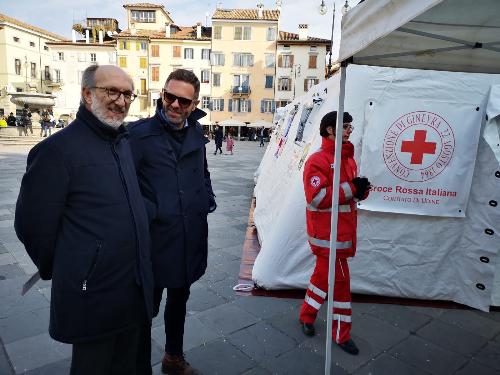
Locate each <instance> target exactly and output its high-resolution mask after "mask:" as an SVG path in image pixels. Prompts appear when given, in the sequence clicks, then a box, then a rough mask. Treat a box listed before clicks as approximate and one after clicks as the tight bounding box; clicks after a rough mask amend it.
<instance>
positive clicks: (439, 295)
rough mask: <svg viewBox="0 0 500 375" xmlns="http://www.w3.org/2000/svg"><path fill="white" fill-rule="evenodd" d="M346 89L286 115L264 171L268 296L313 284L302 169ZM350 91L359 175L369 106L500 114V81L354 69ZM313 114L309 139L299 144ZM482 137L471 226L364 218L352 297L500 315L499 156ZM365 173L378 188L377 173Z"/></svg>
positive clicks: (324, 93)
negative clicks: (498, 90) (433, 302)
mask: <svg viewBox="0 0 500 375" xmlns="http://www.w3.org/2000/svg"><path fill="white" fill-rule="evenodd" d="M338 79H339V78H338V76H334V77H332V78H331V79H329V80H328V81H326V82H323V83H321V84H319V85H316V86H315V87H313V88H312V89H311V90H310V91H309V92H308V93H306V94H305V95H304V96H302V97H300V98H297V99H296V100H294V101H293V102H292V103H291V104H289V105H288V106H287V107H286V110H287V113H286V114H285V116H284V117H283V118H281V119H280V121H279V122H278V124H277V126H276V130H275V133H274V134H273V137H272V138H271V141H270V142H269V145H268V148H267V150H266V153H265V155H264V157H263V159H262V162H261V165H260V167H259V176H258V183H257V186H256V188H255V195H256V202H257V203H256V208H255V211H254V219H255V225H256V227H257V230H258V234H259V241H260V243H261V251H260V253H259V255H258V257H257V259H256V261H255V265H254V268H253V274H252V277H253V280H254V281H255V282H256V283H257V284H258V285H260V286H262V287H264V288H267V289H284V288H306V286H307V284H308V282H309V277H310V275H311V272H312V268H313V265H314V257H313V256H312V254H311V252H310V250H309V246H308V244H307V237H306V229H305V199H304V192H303V187H302V166H303V161H304V160H305V157H307V155H309V154H310V153H311V152H313V151H314V150H316V149H317V148H318V147H319V145H320V138H321V137H320V136H319V134H318V133H319V130H318V128H319V121H320V119H321V118H322V117H323V115H324V114H326V113H327V112H329V111H331V110H334V109H335V108H336V103H337V100H336V98H337V96H338V92H336V88H337V87H338ZM346 82H347V84H346V103H345V106H346V107H345V109H346V111H348V112H349V113H350V114H351V115H352V116H353V117H354V122H353V125H354V126H355V129H354V132H353V133H352V135H351V141H352V142H353V143H354V145H355V156H356V158H357V161H358V165H359V164H360V157H361V158H362V157H364V156H362V155H361V154H362V151H363V150H362V146H363V145H362V139H363V140H366V138H365V137H364V133H365V132H367V131H368V126H369V125H368V124H370V118H369V116H368V115H367V113H366V108H367V106H369V103H370V102H373V103H377V106H379V105H384V103H390V102H395V101H398V100H404V101H406V106H405V108H409V107H411V103H412V102H420V101H429V102H432V103H434V104H435V105H436V106H437V107H439V103H444V105H443V111H444V110H446V111H447V110H448V109H447V105H448V104H446V103H455V105H456V108H457V110H461V109H462V108H470V107H471V106H474V105H475V106H479V107H480V110H479V111H478V112H479V115H480V116H481V118H483V119H484V118H485V117H486V116H485V115H486V108H498V106H497V107H495V105H494V104H493V103H498V102H499V100H500V99H499V98H498V96H497V97H496V99H495V98H491V94H490V91H492V90H491V87H493V86H492V85H499V84H500V75H494V74H479V73H478V74H476V73H472V74H471V73H458V72H436V71H429V70H417V69H400V68H385V67H370V66H359V65H349V67H348V68H347V80H346ZM492 92H493V91H492ZM314 99H316V103H315V102H314V101H313V100H314ZM490 102H491V104H488V103H490ZM304 104H305V105H304ZM474 108H475V107H474ZM309 109H311V113H310V115H309V116H308V118H307V120H306V122H305V125H304V126H303V129H302V139H301V141H300V142H299V141H296V138H297V136H298V135H299V134H300V132H299V130H301V126H300V124H301V122H302V121H301V119H303V116H302V115H303V113H304V110H309ZM437 110H438V111H437V112H439V108H437ZM434 111H436V108H434ZM405 113H406V112H405ZM443 113H445V112H443ZM292 115H293V118H292V121H291V122H290V121H289V120H290V118H291V117H292ZM491 122H492V121H491V118H490V120H489V123H491ZM488 126H493V125H489V124H488V125H487V126H486V129H488ZM483 131H484V129H483V128H482V129H481V133H480V134H481V136H480V138H479V145H478V151H477V157H476V162H475V166H474V172H473V177H472V185H471V190H470V196H469V201H468V204H467V207H466V210H465V217H464V218H452V217H431V216H420V215H408V214H399V213H388V212H373V211H365V210H360V211H359V215H358V218H359V220H358V249H357V254H356V257H355V258H353V259H352V261H350V264H351V279H352V282H351V286H352V291H353V292H359V293H367V294H378V295H386V296H397V297H408V298H420V299H441V300H451V301H456V302H459V303H463V304H466V305H469V306H473V307H476V308H479V309H483V310H487V309H488V308H489V306H490V305H500V285H499V284H500V282H497V281H495V283H496V284H494V279H495V276H496V279H495V280H500V277H499V276H498V274H499V273H500V270H499V269H498V268H499V266H497V253H498V251H499V248H500V238H499V237H500V236H499V234H500V210H499V209H498V208H497V207H493V206H492V205H491V202H492V201H495V202H498V201H499V200H500V189H499V184H500V167H499V161H498V160H497V158H496V157H495V152H496V153H497V154H498V147H499V146H498V143H493V142H494V141H492V140H491V139H490V140H489V141H488V140H486V139H485V138H484V137H483ZM489 132H491V133H493V132H492V131H491V130H489ZM497 133H498V128H497ZM497 136H498V134H497ZM471 147H476V146H475V142H472V145H471ZM495 147H496V151H495V150H493V149H494V148H495ZM364 172H365V175H367V177H368V178H371V171H369V170H366V171H364ZM388 173H389V172H388ZM497 175H498V177H497ZM499 263H500V262H499ZM494 285H495V286H494Z"/></svg>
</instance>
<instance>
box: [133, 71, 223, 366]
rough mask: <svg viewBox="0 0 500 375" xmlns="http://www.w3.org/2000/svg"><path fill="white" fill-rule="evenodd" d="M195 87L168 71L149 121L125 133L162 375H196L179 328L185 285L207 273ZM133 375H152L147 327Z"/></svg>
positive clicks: (206, 206) (207, 189) (203, 163)
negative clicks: (161, 327)
mask: <svg viewBox="0 0 500 375" xmlns="http://www.w3.org/2000/svg"><path fill="white" fill-rule="evenodd" d="M199 92H200V81H199V80H198V78H197V77H196V75H194V73H192V72H190V71H188V70H185V69H178V70H175V71H174V72H172V73H171V74H170V75H169V76H168V78H167V81H166V83H165V87H164V88H163V91H162V99H161V100H158V105H157V109H156V114H155V115H154V116H153V117H151V118H148V119H144V120H139V121H137V122H135V123H134V124H131V125H130V126H129V130H130V134H131V146H132V152H133V154H134V158H135V162H136V169H137V173H138V177H139V184H140V187H141V191H142V194H143V196H144V200H145V202H146V208H147V209H148V213H149V215H150V221H151V227H150V228H151V238H152V259H153V273H154V278H155V291H154V303H155V313H158V312H159V309H160V303H161V301H162V294H163V291H164V289H166V290H167V298H166V304H165V311H164V321H165V355H164V357H163V360H162V371H163V373H165V374H198V373H199V372H198V371H197V370H196V369H194V368H193V367H192V366H191V365H190V364H189V363H188V362H186V360H185V359H184V354H183V338H184V321H185V317H186V304H187V300H188V298H189V293H190V286H191V284H193V283H194V282H195V281H196V280H198V279H199V278H200V277H201V276H202V275H203V274H204V273H205V269H206V267H207V250H208V244H207V236H208V225H207V215H208V213H209V212H212V211H214V210H215V208H216V203H215V199H214V193H213V191H212V183H211V180H210V173H209V171H208V168H207V160H206V151H205V145H206V144H207V143H208V140H207V138H206V137H205V136H204V135H203V129H202V127H201V125H200V124H199V122H198V120H199V119H200V118H202V117H203V116H205V115H206V113H205V112H203V111H202V110H200V109H198V108H196V106H197V104H198V103H199V100H198V95H199ZM143 339H144V347H145V349H146V350H145V352H144V353H143V354H144V356H143V357H142V358H138V361H139V363H140V365H139V366H140V367H141V368H140V370H139V374H151V326H149V327H146V328H145V332H144V338H143Z"/></svg>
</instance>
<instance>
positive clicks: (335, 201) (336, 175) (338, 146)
mask: <svg viewBox="0 0 500 375" xmlns="http://www.w3.org/2000/svg"><path fill="white" fill-rule="evenodd" d="M346 69H347V62H342V63H341V65H340V83H339V86H340V89H339V98H338V99H339V102H338V111H337V129H336V131H335V159H334V163H333V189H332V219H331V227H330V257H329V263H328V312H327V318H326V335H325V336H326V351H325V375H330V373H331V366H332V327H333V287H334V284H335V262H336V260H337V222H338V212H339V185H340V184H339V182H340V158H341V151H342V130H343V124H344V121H343V120H344V99H345V80H346Z"/></svg>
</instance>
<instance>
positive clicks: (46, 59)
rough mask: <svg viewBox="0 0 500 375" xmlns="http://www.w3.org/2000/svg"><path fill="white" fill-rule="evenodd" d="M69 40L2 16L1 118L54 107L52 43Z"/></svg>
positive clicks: (0, 18) (0, 34) (0, 31)
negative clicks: (23, 110) (27, 108)
mask: <svg viewBox="0 0 500 375" xmlns="http://www.w3.org/2000/svg"><path fill="white" fill-rule="evenodd" d="M64 39H65V38H64V37H62V36H59V35H56V34H54V33H51V32H49V31H46V30H44V29H41V28H39V27H35V26H32V25H29V24H27V23H24V22H21V21H19V20H17V19H15V18H12V17H9V16H6V15H4V14H1V13H0V115H2V114H9V113H10V112H13V113H16V111H18V114H19V111H20V110H21V108H22V105H23V104H24V103H28V104H29V105H30V107H31V108H32V109H35V110H36V109H39V108H46V107H52V106H53V105H54V97H53V95H52V90H53V89H54V87H58V84H57V83H54V81H53V79H52V74H51V73H52V71H53V56H52V54H51V52H50V50H49V46H48V45H47V43H48V42H55V41H61V40H64Z"/></svg>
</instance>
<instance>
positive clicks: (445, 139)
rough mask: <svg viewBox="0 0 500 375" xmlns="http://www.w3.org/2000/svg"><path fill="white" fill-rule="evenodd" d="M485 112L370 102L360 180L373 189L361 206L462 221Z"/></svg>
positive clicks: (447, 106) (422, 103)
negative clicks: (364, 177) (367, 180)
mask: <svg viewBox="0 0 500 375" xmlns="http://www.w3.org/2000/svg"><path fill="white" fill-rule="evenodd" d="M483 113H484V109H483V108H480V107H478V106H477V105H472V104H471V105H465V104H457V103H442V102H428V101H423V100H422V101H411V102H408V101H397V100H396V101H388V102H384V103H376V102H370V104H369V105H368V108H367V110H366V124H365V132H364V135H363V149H362V155H361V166H360V175H362V176H366V177H368V179H369V180H370V182H371V183H372V185H373V186H372V189H371V191H370V196H369V198H368V199H367V200H365V201H363V202H360V203H359V207H360V208H362V209H366V210H371V211H382V212H397V213H405V214H416V215H429V216H454V217H464V216H465V208H466V206H467V201H468V198H469V191H470V186H471V181H472V175H473V171H474V164H475V159H476V152H477V144H478V139H479V133H480V128H481V116H482V114H483Z"/></svg>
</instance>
